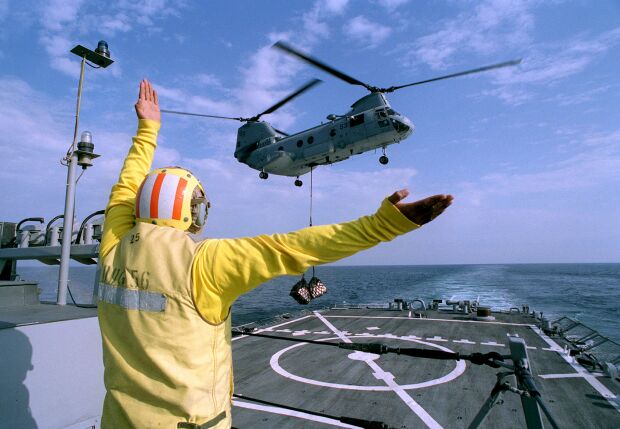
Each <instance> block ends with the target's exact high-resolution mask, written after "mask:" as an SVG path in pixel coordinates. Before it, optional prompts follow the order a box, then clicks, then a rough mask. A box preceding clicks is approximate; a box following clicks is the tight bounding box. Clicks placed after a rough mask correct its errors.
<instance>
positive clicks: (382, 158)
mask: <svg viewBox="0 0 620 429" xmlns="http://www.w3.org/2000/svg"><path fill="white" fill-rule="evenodd" d="M382 150H383V155H381V156H380V157H379V163H380V164H382V165H385V164H387V163H388V162H390V159H389V158H388V157H387V156H385V147H384V148H382Z"/></svg>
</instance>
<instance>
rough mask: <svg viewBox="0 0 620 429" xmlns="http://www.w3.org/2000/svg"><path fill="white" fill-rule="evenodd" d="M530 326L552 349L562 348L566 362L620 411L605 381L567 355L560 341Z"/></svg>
mask: <svg viewBox="0 0 620 429" xmlns="http://www.w3.org/2000/svg"><path fill="white" fill-rule="evenodd" d="M530 328H532V330H533V331H534V332H536V333H537V334H538V336H539V337H540V338H542V339H543V340H544V341H545V342H546V343H547V344H549V345H550V346H551V348H552V349H559V350H561V352H558V354H559V355H560V357H561V358H562V359H564V361H566V363H567V364H569V365H570V366H571V367H572V368H573V369H574V370H575V371H576V372H577V373H579V374H581V376H582V377H583V378H584V380H586V381H587V382H588V383H590V385H591V386H592V387H593V388H594V389H596V391H597V392H598V393H600V394H601V396H602V397H604V398H605V399H607V402H609V404H610V405H611V406H612V407H614V408H615V409H616V411H618V412H619V413H620V404H618V402H616V395H615V394H614V393H613V392H612V391H611V390H609V389H608V388H607V387H606V386H605V385H604V384H603V383H601V382H600V381H598V380H597V379H596V377H594V376H593V375H592V374H590V373H589V372H588V370H587V369H585V368H584V367H583V366H581V365H579V364H578V363H577V362H575V361H574V359H573V358H572V357H570V356H567V355H566V353H564V349H562V348H561V347H560V346H559V345H558V343H556V342H555V341H553V340H552V339H551V338H550V337H549V336H548V335H547V334H545V333H544V332H543V331H542V330H541V329H540V328H539V327H538V326H535V325H531V326H530ZM543 350H544V349H543Z"/></svg>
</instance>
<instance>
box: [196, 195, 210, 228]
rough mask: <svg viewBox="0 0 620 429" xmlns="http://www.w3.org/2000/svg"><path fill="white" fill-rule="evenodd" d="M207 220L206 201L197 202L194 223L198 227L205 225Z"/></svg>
mask: <svg viewBox="0 0 620 429" xmlns="http://www.w3.org/2000/svg"><path fill="white" fill-rule="evenodd" d="M206 221H207V203H206V201H203V202H201V203H199V204H198V216H196V221H195V223H196V225H197V226H199V227H203V226H205V223H207V222H206Z"/></svg>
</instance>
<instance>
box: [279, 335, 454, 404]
mask: <svg viewBox="0 0 620 429" xmlns="http://www.w3.org/2000/svg"><path fill="white" fill-rule="evenodd" d="M355 338H389V339H390V340H394V339H397V340H401V341H409V342H412V343H418V344H424V345H426V346H429V347H433V348H435V349H439V350H442V351H444V352H449V353H453V351H452V350H450V349H449V348H447V347H444V346H440V345H439V344H435V343H431V342H426V341H421V340H414V339H411V338H399V337H396V338H395V337H394V336H385V335H356V336H355ZM328 340H341V338H339V337H332V338H324V339H321V340H320V341H328ZM305 345H306V343H299V344H293V345H292V346H290V347H286V348H284V349H282V350H280V351H279V352H277V353H276V354H274V355H273V356H272V357H271V360H270V361H269V363H270V364H271V368H272V369H273V370H274V371H275V372H277V373H278V374H280V375H281V376H282V377H285V378H288V379H290V380H294V381H299V382H300V383H306V384H312V385H314V386H323V387H332V388H334V389H344V390H363V391H375V392H386V391H392V388H391V387H389V386H386V385H385V384H383V385H379V386H360V385H356V384H342V383H328V382H326V381H319V380H312V379H310V378H305V377H300V376H298V375H295V374H291V373H290V372H288V371H287V370H285V369H284V368H282V367H281V366H280V362H279V361H280V358H281V357H282V356H283V355H284V354H285V353H287V352H289V351H291V350H294V349H296V348H298V347H303V346H305ZM347 357H348V358H349V359H353V360H359V361H368V360H375V359H376V358H378V357H379V356H378V355H376V354H372V353H364V352H354V353H351V354H349V355H348V356H347ZM402 359H413V358H409V357H408V356H403V357H402ZM465 368H466V366H465V362H464V361H462V360H458V361H456V362H455V366H454V369H453V370H452V371H450V372H449V373H447V374H446V375H444V376H443V377H439V378H435V379H433V380H427V381H423V382H421V383H414V384H403V385H400V387H401V388H402V389H405V390H410V389H422V388H424V387H431V386H437V385H438V384H443V383H447V382H449V381H452V380H454V379H455V378H457V377H459V376H460V375H461V374H463V373H464V372H465Z"/></svg>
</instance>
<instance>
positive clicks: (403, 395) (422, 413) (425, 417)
mask: <svg viewBox="0 0 620 429" xmlns="http://www.w3.org/2000/svg"><path fill="white" fill-rule="evenodd" d="M314 315H315V316H316V317H317V318H318V319H319V320H320V321H321V322H323V323H324V324H325V326H327V327H328V328H329V329H330V330H331V331H332V332H333V333H334V334H336V335H337V336H338V338H340V339H342V341H344V342H345V343H352V342H353V341H351V339H349V338H348V337H347V336H346V335H344V334H343V333H342V332H341V331H339V330H338V328H336V327H335V326H334V325H332V324H331V322H329V321H328V320H327V319H326V318H325V317H323V316H322V315H321V314H320V313H318V312H316V311H315V312H314ZM364 362H366V364H367V365H368V366H369V367H370V369H372V370H373V372H374V373H375V374H378V375H379V377H382V378H381V379H382V380H383V381H384V382H385V384H386V385H387V386H388V387H389V388H390V389H392V391H393V392H394V393H396V394H397V395H398V397H399V398H400V399H402V400H403V402H404V403H405V404H406V405H407V406H408V407H409V408H410V409H411V411H413V412H414V413H415V414H416V415H417V416H418V417H419V418H420V419H421V420H422V421H423V422H424V424H425V425H426V426H427V427H429V428H431V429H443V427H442V426H441V425H440V424H439V423H437V422H436V421H435V419H433V418H432V417H431V415H430V414H428V413H427V412H426V410H425V409H424V408H422V406H420V404H418V403H417V402H416V401H415V400H414V399H413V398H412V397H411V396H409V394H408V393H407V391H405V389H403V388H402V387H401V386H399V385H398V384H397V383H396V382H395V381H394V376H393V375H391V374H390V375H391V377H392V378H389V376H388V373H386V372H385V371H383V369H381V367H380V366H379V365H378V364H377V362H375V361H374V360H365V361H364ZM379 377H377V378H379Z"/></svg>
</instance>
